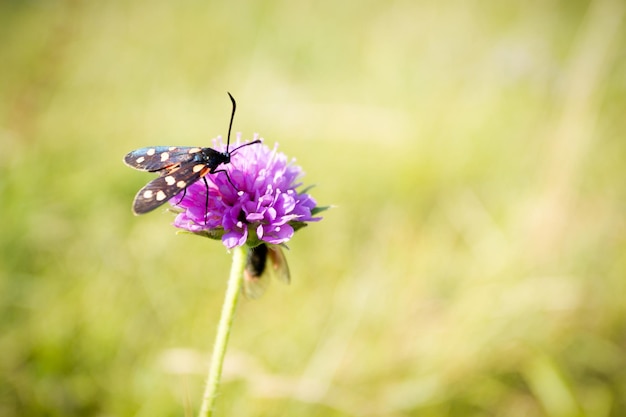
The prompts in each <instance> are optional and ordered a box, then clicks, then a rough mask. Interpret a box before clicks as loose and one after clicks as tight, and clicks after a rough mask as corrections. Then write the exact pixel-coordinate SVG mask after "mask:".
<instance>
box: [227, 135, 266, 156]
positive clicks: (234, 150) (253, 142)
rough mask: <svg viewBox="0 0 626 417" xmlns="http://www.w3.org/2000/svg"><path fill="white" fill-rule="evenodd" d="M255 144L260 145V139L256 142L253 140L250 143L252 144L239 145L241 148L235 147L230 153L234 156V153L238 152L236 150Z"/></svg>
mask: <svg viewBox="0 0 626 417" xmlns="http://www.w3.org/2000/svg"><path fill="white" fill-rule="evenodd" d="M255 143H261V139H257V140H254V141H252V142H248V143H244V144H243V145H241V146H237V147H236V148H235V149H233V151H232V152H231V154H234V153H235V152H237V150H238V149H241V148H243V147H244V146H249V145H254V144H255Z"/></svg>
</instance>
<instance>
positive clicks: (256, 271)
mask: <svg viewBox="0 0 626 417" xmlns="http://www.w3.org/2000/svg"><path fill="white" fill-rule="evenodd" d="M272 276H274V277H275V278H277V279H278V280H279V281H282V282H283V283H285V284H289V282H290V281H291V274H290V272H289V265H287V258H285V254H284V253H283V251H282V248H281V247H280V246H276V245H267V244H265V243H261V244H260V245H258V246H255V247H254V248H250V250H249V251H248V257H247V259H246V267H245V269H244V271H243V278H244V282H243V292H244V294H246V296H247V297H248V298H253V299H254V298H259V297H260V296H261V295H263V293H264V292H265V290H266V288H267V286H268V285H269V282H270V278H271V277H272Z"/></svg>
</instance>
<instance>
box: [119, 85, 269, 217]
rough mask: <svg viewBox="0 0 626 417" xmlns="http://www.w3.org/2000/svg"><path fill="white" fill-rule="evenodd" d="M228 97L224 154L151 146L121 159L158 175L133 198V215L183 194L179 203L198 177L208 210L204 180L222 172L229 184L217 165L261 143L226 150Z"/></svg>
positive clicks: (206, 183)
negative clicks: (201, 180)
mask: <svg viewBox="0 0 626 417" xmlns="http://www.w3.org/2000/svg"><path fill="white" fill-rule="evenodd" d="M228 96H229V97H230V100H231V101H232V103H233V111H232V114H231V116H230V124H229V125H228V139H227V142H226V151H225V152H220V151H216V150H215V149H212V148H199V147H181V146H152V147H147V148H141V149H137V150H134V151H132V152H130V153H129V154H128V155H126V156H125V157H124V162H125V163H126V165H128V166H129V167H131V168H135V169H138V170H140V171H148V172H157V173H159V174H160V176H159V177H158V178H155V179H154V180H152V181H150V182H149V183H148V184H146V185H145V186H144V187H143V188H142V189H141V190H139V192H138V193H137V195H136V196H135V200H134V201H133V212H134V213H135V214H144V213H148V212H149V211H152V210H154V209H155V208H157V207H160V206H161V205H163V204H164V203H165V202H167V201H168V200H170V199H171V198H172V197H174V196H175V195H177V194H179V193H180V192H183V196H182V197H181V198H180V200H179V201H182V199H183V198H184V197H185V191H186V189H187V187H189V186H190V185H191V184H193V183H195V182H196V181H198V180H199V179H200V178H202V179H203V180H204V185H205V186H206V187H207V193H206V208H207V210H208V207H209V184H208V182H207V180H206V175H207V174H217V173H218V172H223V173H224V174H226V176H227V178H228V181H229V182H230V183H231V184H232V181H231V180H230V177H229V176H228V172H227V171H226V170H225V169H218V168H219V167H220V166H221V165H227V164H229V163H230V157H231V155H233V154H234V153H235V152H236V151H237V150H238V149H241V148H243V147H244V146H248V145H253V144H255V143H261V141H260V140H255V141H252V142H248V143H245V144H243V145H241V146H239V147H237V148H235V149H233V150H232V151H230V150H229V147H230V130H231V128H232V126H233V118H234V117H235V109H236V108H237V104H236V103H235V99H234V98H233V96H232V95H231V94H230V93H228ZM233 186H234V184H233Z"/></svg>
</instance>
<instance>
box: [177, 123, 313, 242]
mask: <svg viewBox="0 0 626 417" xmlns="http://www.w3.org/2000/svg"><path fill="white" fill-rule="evenodd" d="M257 138H258V136H257V135H255V137H254V138H253V140H254V139H257ZM213 143H214V146H213V148H214V149H216V150H219V151H224V150H225V149H226V146H225V144H224V143H223V142H222V140H221V138H218V139H214V140H213ZM242 143H243V142H241V139H240V135H237V141H236V142H235V143H234V144H231V149H234V148H236V147H237V146H240V145H241V144H242ZM276 149H277V145H275V146H274V149H270V148H269V147H268V146H266V145H265V144H258V145H257V144H255V145H250V146H246V147H243V148H241V149H239V150H238V151H237V152H235V153H234V154H233V155H232V158H231V163H230V164H227V165H225V166H224V165H223V166H221V167H220V168H219V169H226V170H227V171H228V175H229V176H230V179H231V181H232V184H231V182H230V181H229V180H228V177H227V176H226V174H225V173H217V174H209V175H207V176H206V177H205V178H206V179H207V182H208V185H209V188H208V192H209V203H208V207H207V203H206V193H207V187H206V186H205V184H204V181H202V180H201V181H198V182H196V183H195V184H193V185H191V186H189V187H188V188H187V190H186V193H185V197H184V198H183V199H182V200H180V197H174V198H173V199H172V200H170V203H171V204H172V205H173V206H174V207H176V208H178V209H179V210H180V209H182V211H181V212H179V214H178V215H177V216H176V219H175V220H174V226H176V227H178V228H181V229H185V230H188V231H190V232H192V233H196V234H200V235H204V236H208V237H212V238H221V239H222V243H224V245H225V246H226V247H227V248H229V249H230V248H233V247H235V246H241V245H243V244H245V243H248V245H249V246H256V245H258V244H260V243H263V242H265V243H270V244H274V245H279V244H283V243H285V242H287V241H288V240H289V239H291V237H292V236H293V234H294V232H295V230H297V229H299V228H300V227H302V226H305V225H306V222H311V221H318V220H320V219H321V218H320V217H313V216H314V214H316V213H318V212H319V211H322V210H323V209H324V208H318V207H316V203H315V200H314V199H313V197H311V196H310V195H309V194H307V193H306V192H305V191H306V190H305V191H300V192H298V191H297V190H296V188H298V187H299V186H301V185H302V183H301V182H300V178H301V177H302V175H303V172H302V169H301V168H300V167H299V166H298V165H295V164H294V160H291V161H289V160H288V159H287V156H286V155H285V154H283V153H282V152H278V151H277V150H276ZM233 185H234V187H233ZM179 200H180V202H179Z"/></svg>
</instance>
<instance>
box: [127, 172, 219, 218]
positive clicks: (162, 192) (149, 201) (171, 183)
mask: <svg viewBox="0 0 626 417" xmlns="http://www.w3.org/2000/svg"><path fill="white" fill-rule="evenodd" d="M209 170H210V168H209V167H207V166H206V165H204V164H200V163H198V164H186V165H183V166H180V167H176V168H174V169H170V170H167V171H165V172H164V173H163V174H162V175H161V176H160V177H158V178H155V179H153V180H152V181H150V182H149V183H148V184H146V185H145V186H144V187H143V188H142V189H141V190H139V192H138V193H137V195H136V196H135V200H134V202H133V212H134V213H135V214H144V213H147V212H149V211H152V210H154V209H155V208H157V207H160V206H161V205H163V204H165V203H166V202H167V201H168V200H170V199H171V198H172V197H174V196H175V195H177V194H178V193H180V192H181V191H183V190H184V189H185V188H187V187H189V186H190V185H191V184H193V183H194V182H196V181H198V180H199V179H200V178H202V177H203V176H205V175H206V174H207V173H208V172H209Z"/></svg>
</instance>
